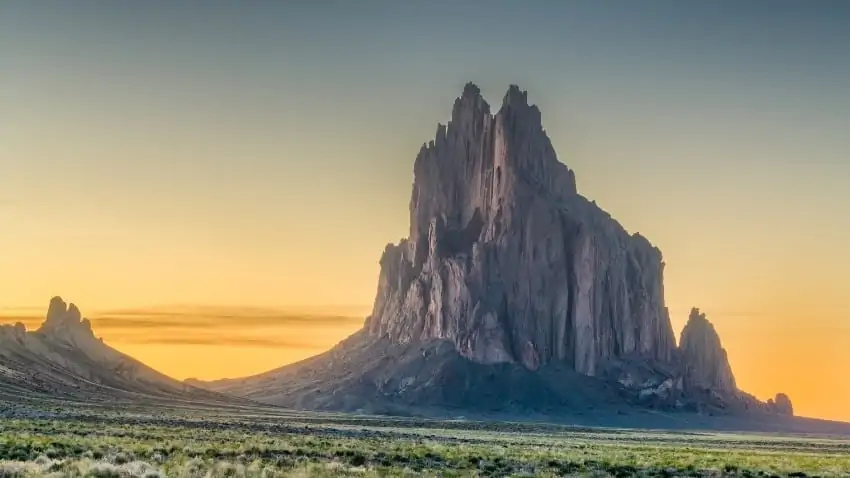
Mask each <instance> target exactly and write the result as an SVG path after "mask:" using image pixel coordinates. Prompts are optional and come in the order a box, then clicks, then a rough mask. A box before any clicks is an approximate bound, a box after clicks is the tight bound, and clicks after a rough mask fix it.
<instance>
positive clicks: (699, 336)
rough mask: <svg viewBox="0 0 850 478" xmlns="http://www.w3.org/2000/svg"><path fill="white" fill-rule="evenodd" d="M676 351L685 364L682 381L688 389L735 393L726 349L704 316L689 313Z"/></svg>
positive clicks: (695, 310)
mask: <svg viewBox="0 0 850 478" xmlns="http://www.w3.org/2000/svg"><path fill="white" fill-rule="evenodd" d="M679 350H680V351H681V353H682V357H683V360H684V363H685V368H686V372H685V380H686V383H687V384H688V385H689V386H691V387H699V388H705V389H712V390H721V391H725V392H734V391H736V390H737V385H736V384H735V376H734V375H733V374H732V367H731V366H730V365H729V358H728V357H727V354H726V349H724V348H723V346H722V344H721V343H720V336H719V335H718V334H717V331H716V330H715V329H714V325H713V324H712V323H711V322H709V321H708V319H707V318H706V317H705V314H703V313H701V312H700V310H699V309H698V308H696V307H694V308H693V309H691V314H690V316H689V317H688V323H687V324H685V328H684V329H682V336H681V339H680V340H679Z"/></svg>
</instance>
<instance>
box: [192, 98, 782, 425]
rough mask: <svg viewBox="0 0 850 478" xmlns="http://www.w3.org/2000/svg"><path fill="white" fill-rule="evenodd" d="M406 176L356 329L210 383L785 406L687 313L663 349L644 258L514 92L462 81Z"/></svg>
mask: <svg viewBox="0 0 850 478" xmlns="http://www.w3.org/2000/svg"><path fill="white" fill-rule="evenodd" d="M413 170H414V180H413V191H412V194H411V198H410V204H409V208H410V228H409V231H408V236H407V237H406V238H404V239H402V240H401V241H400V242H399V243H398V244H389V245H387V246H386V248H385V250H384V252H383V255H382V256H381V259H380V266H381V272H380V276H379V280H378V286H377V293H376V297H375V302H374V307H373V310H372V314H371V315H370V316H369V317H368V318H367V320H366V323H365V325H364V328H363V330H361V331H359V332H357V333H355V334H354V335H352V336H351V337H349V338H348V339H346V340H345V341H343V342H341V343H340V344H339V345H337V346H336V347H334V348H333V349H332V350H330V351H328V352H326V353H324V354H321V355H318V356H316V357H312V358H310V359H307V360H304V361H302V362H299V363H297V364H292V365H289V366H285V367H282V368H280V369H276V370H272V371H269V372H267V373H264V374H260V375H256V376H253V377H247V378H241V379H233V380H219V381H216V382H212V383H208V384H207V386H208V387H209V388H211V389H213V390H218V391H222V392H225V393H230V394H236V395H241V396H246V397H249V398H252V399H255V400H258V401H263V402H268V403H273V404H277V405H285V406H292V407H298V408H313V409H332V410H360V411H363V410H367V409H368V410H372V411H375V410H384V411H385V410H388V409H391V410H393V413H398V412H399V409H401V410H409V409H411V408H414V407H431V408H433V407H448V408H474V409H476V410H484V409H488V410H498V411H505V410H537V411H540V410H545V411H547V412H548V411H553V410H557V411H558V412H559V413H560V412H564V411H575V410H586V409H588V408H592V409H595V410H607V411H606V413H610V410H611V409H613V408H618V407H631V406H639V407H653V408H664V409H683V410H689V411H706V412H707V413H715V412H717V413H726V412H729V413H737V412H751V411H767V412H771V413H776V412H777V410H779V409H783V410H785V409H790V404H789V405H788V406H787V407H786V405H785V403H786V401H785V400H782V405H776V404H774V405H767V404H765V403H762V402H759V401H758V400H756V399H755V398H753V397H751V396H749V395H746V394H744V393H743V392H740V391H739V390H738V389H737V387H736V384H735V379H734V377H733V375H732V371H731V369H730V367H729V362H728V359H727V357H726V352H725V351H724V350H723V348H722V346H721V344H720V339H719V337H718V336H717V333H716V331H715V330H714V327H713V326H712V325H711V324H710V323H709V322H708V321H707V320H706V318H705V316H704V315H702V314H700V313H699V311H698V310H696V309H694V311H693V313H692V314H691V319H690V321H689V323H688V326H687V327H686V328H685V330H684V332H683V334H682V340H681V342H682V344H681V347H677V345H676V342H675V338H674V335H673V330H672V326H671V323H670V317H669V315H668V311H667V308H666V306H665V303H664V284H663V271H664V262H663V260H662V257H661V252H660V251H659V250H658V249H657V248H656V247H654V246H653V245H652V244H651V243H650V242H649V241H648V240H647V239H646V238H644V237H643V236H641V235H639V234H629V233H627V232H626V230H625V229H624V228H623V227H622V226H621V225H620V224H619V223H618V222H617V221H615V220H614V219H613V218H611V216H610V215H609V214H607V213H606V212H605V211H603V210H602V209H600V208H599V207H598V206H597V205H596V203H595V202H593V201H589V200H587V199H585V198H584V197H583V196H582V195H580V194H579V193H578V189H577V187H576V178H575V174H574V173H573V171H572V170H570V169H569V168H568V167H567V166H565V165H564V164H563V163H561V162H560V161H559V160H558V158H557V156H556V154H555V151H554V149H553V147H552V143H551V142H550V141H549V138H548V136H547V135H546V132H545V131H544V129H543V126H542V123H541V114H540V110H538V108H537V107H536V106H534V105H529V103H528V97H527V95H526V93H525V92H524V91H521V90H520V89H519V88H518V87H517V86H511V87H510V88H509V89H508V91H507V93H506V94H505V96H504V99H503V101H502V105H501V107H500V109H499V111H498V112H496V113H495V114H491V111H490V106H489V105H488V104H487V102H486V101H485V100H484V99H483V98H482V97H481V93H480V90H479V89H478V87H476V86H475V85H473V84H471V83H470V84H467V85H466V86H465V87H464V90H463V93H462V95H461V96H460V97H459V98H457V100H456V101H455V103H454V107H453V108H452V115H451V121H450V122H449V124H448V125H437V130H436V134H435V138H434V139H433V140H431V141H429V142H427V143H426V144H423V145H422V147H421V149H420V151H419V154H418V155H417V157H416V160H415V162H414V166H413ZM193 383H196V382H193ZM778 401H779V400H778V399H777V402H778ZM382 407H383V408H382ZM399 407H400V408H399ZM612 407H613V408H612ZM615 413H617V412H615Z"/></svg>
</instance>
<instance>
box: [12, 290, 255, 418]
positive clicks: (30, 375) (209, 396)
mask: <svg viewBox="0 0 850 478" xmlns="http://www.w3.org/2000/svg"><path fill="white" fill-rule="evenodd" d="M38 397H48V398H59V399H66V400H78V401H86V402H98V401H114V400H116V399H121V400H133V399H149V398H164V399H170V400H185V401H192V402H208V403H218V404H236V403H248V401H247V400H242V399H237V398H232V397H227V396H224V395H221V394H219V393H215V392H210V391H208V390H204V389H201V388H197V387H193V386H191V385H187V384H185V383H183V382H180V381H178V380H175V379H172V378H170V377H168V376H166V375H163V374H161V373H159V372H157V371H156V370H154V369H152V368H150V367H148V366H146V365H144V364H143V363H141V362H139V361H138V360H136V359H134V358H132V357H130V356H128V355H125V354H123V353H121V352H119V351H117V350H115V349H113V348H112V347H110V346H108V345H107V344H105V343H103V341H102V340H101V339H98V338H97V337H95V335H94V332H93V331H92V328H91V323H90V322H89V321H88V319H84V318H82V315H81V314H80V311H79V309H78V308H77V307H76V306H75V305H74V304H70V305H67V304H66V303H65V302H64V301H63V300H62V299H61V298H60V297H54V298H53V299H52V300H51V301H50V305H49V307H48V310H47V316H46V318H45V321H44V323H43V324H42V325H41V327H40V328H39V329H38V330H35V331H27V330H26V328H25V327H24V326H23V324H20V323H19V324H15V325H0V399H3V398H5V399H16V400H20V399H23V400H26V399H33V398H38Z"/></svg>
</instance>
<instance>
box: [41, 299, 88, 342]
mask: <svg viewBox="0 0 850 478" xmlns="http://www.w3.org/2000/svg"><path fill="white" fill-rule="evenodd" d="M38 331H39V332H41V333H44V334H49V335H57V336H62V335H67V334H69V333H71V332H72V331H83V332H86V333H89V334H91V333H92V331H91V323H90V322H89V320H88V319H84V318H83V317H82V314H81V313H80V309H78V308H77V306H76V305H74V304H66V303H65V301H64V300H62V298H61V297H59V296H56V297H54V298H52V299H50V305H49V306H48V307H47V316H46V317H45V320H44V323H43V324H42V325H41V327H40V328H39V329H38Z"/></svg>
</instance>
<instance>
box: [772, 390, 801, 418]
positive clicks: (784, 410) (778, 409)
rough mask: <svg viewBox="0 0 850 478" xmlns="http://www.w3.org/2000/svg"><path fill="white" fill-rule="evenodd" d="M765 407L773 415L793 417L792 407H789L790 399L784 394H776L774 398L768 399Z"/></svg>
mask: <svg viewBox="0 0 850 478" xmlns="http://www.w3.org/2000/svg"><path fill="white" fill-rule="evenodd" d="M767 405H768V406H769V407H770V408H771V409H772V411H773V412H775V413H779V414H780V415H789V416H794V406H793V405H791V399H790V398H788V395H785V394H784V393H777V394H776V397H775V398H772V399H768V400H767Z"/></svg>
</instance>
